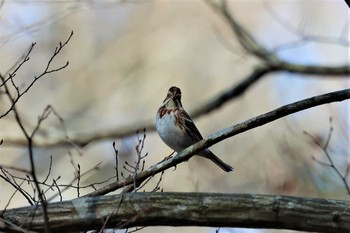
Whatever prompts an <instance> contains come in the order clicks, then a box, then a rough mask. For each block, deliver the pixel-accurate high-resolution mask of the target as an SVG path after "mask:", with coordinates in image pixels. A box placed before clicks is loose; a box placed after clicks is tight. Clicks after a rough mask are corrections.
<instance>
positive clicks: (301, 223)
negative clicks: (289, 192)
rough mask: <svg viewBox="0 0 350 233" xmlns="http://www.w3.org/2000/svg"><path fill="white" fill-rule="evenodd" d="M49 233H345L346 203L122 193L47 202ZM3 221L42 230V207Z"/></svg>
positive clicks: (349, 206)
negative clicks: (232, 231)
mask: <svg viewBox="0 0 350 233" xmlns="http://www.w3.org/2000/svg"><path fill="white" fill-rule="evenodd" d="M48 215H49V216H48V217H49V226H50V229H51V232H64V231H69V232H73V231H82V230H93V229H97V230H98V229H101V228H102V227H103V226H104V225H105V226H104V227H105V228H128V227H134V226H211V227H219V226H220V227H244V228H274V229H293V230H302V231H313V232H315V231H317V232H343V233H346V232H350V202H349V201H341V200H329V199H328V200H327V199H316V198H302V197H288V196H273V195H254V194H218V193H126V194H123V195H112V196H98V197H82V198H78V199H74V200H71V201H64V202H57V203H49V204H48ZM3 218H4V219H6V220H7V221H10V222H12V223H14V224H16V225H18V226H20V227H22V228H24V229H28V230H34V231H43V229H44V218H43V211H42V208H38V206H30V207H24V208H17V209H11V210H7V211H6V212H5V214H4V215H3Z"/></svg>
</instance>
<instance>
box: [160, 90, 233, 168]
mask: <svg viewBox="0 0 350 233" xmlns="http://www.w3.org/2000/svg"><path fill="white" fill-rule="evenodd" d="M156 129H157V132H158V134H159V136H160V138H161V139H162V141H163V142H164V143H165V144H166V145H168V146H169V147H170V148H171V149H173V150H174V151H176V152H180V151H182V150H183V149H185V148H187V147H189V146H191V145H193V144H195V143H196V142H199V141H200V140H202V139H203V137H202V135H201V134H200V132H199V130H198V129H197V127H196V125H195V124H194V122H193V120H192V119H191V117H190V116H189V115H188V113H187V112H186V111H185V109H184V108H183V107H182V103H181V90H180V88H178V87H175V86H172V87H170V88H169V90H168V93H167V96H166V98H165V99H164V101H163V103H162V105H161V107H160V108H159V109H158V111H157V115H156ZM197 155H199V156H201V157H204V158H207V159H209V160H211V161H212V162H214V163H215V164H216V165H217V166H219V167H220V168H221V169H222V170H224V171H225V172H231V171H233V167H231V166H230V165H228V164H226V163H225V162H224V161H222V160H221V159H220V158H219V157H217V156H216V155H215V154H213V153H212V152H211V151H210V150H209V149H205V150H203V151H201V152H199V153H198V154H197Z"/></svg>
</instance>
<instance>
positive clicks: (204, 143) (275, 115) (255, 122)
mask: <svg viewBox="0 0 350 233" xmlns="http://www.w3.org/2000/svg"><path fill="white" fill-rule="evenodd" d="M349 98H350V89H345V90H340V91H335V92H330V93H327V94H323V95H318V96H314V97H311V98H308V99H304V100H300V101H297V102H294V103H291V104H288V105H285V106H282V107H280V108H277V109H275V110H272V111H270V112H267V113H265V114H262V115H259V116H257V117H254V118H251V119H249V120H246V121H244V122H242V123H239V124H237V125H233V126H230V127H228V128H225V129H223V130H221V131H219V132H216V133H214V134H213V135H212V136H211V137H209V138H207V139H204V140H201V141H199V142H198V143H196V144H194V145H192V146H189V147H188V148H186V149H185V150H183V151H181V152H179V153H178V154H177V155H176V156H175V157H173V158H172V159H169V160H165V161H164V162H162V163H159V164H157V165H154V166H152V167H151V168H149V169H148V170H146V171H143V172H140V173H139V174H138V175H137V176H136V177H131V176H129V177H127V178H126V179H125V180H120V181H118V182H115V183H112V184H110V185H107V186H105V187H103V188H101V189H99V190H96V191H94V192H92V193H90V194H88V195H87V196H99V195H104V194H107V193H109V192H112V191H115V190H117V189H119V188H122V187H125V186H126V185H130V184H132V183H133V182H134V181H135V180H136V181H137V183H141V182H143V181H144V180H146V179H147V178H148V177H151V176H153V175H155V174H158V173H160V172H162V171H164V170H166V169H168V168H170V167H173V166H176V165H177V164H179V163H182V162H184V161H187V160H188V159H190V158H191V157H192V156H193V155H195V154H197V153H198V152H200V151H202V150H203V149H205V148H208V147H210V146H212V145H214V144H216V143H218V142H220V141H222V140H224V139H226V138H229V137H232V136H235V135H237V134H240V133H243V132H245V131H248V130H250V129H253V128H256V127H259V126H262V125H265V124H267V123H270V122H272V121H275V120H277V119H280V118H282V117H285V116H288V115H290V114H293V113H296V112H300V111H303V110H305V109H308V108H313V107H316V106H319V105H323V104H328V103H331V102H339V101H343V100H346V99H349Z"/></svg>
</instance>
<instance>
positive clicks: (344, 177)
mask: <svg viewBox="0 0 350 233" xmlns="http://www.w3.org/2000/svg"><path fill="white" fill-rule="evenodd" d="M329 123H330V127H329V132H328V136H327V139H326V142H325V143H324V145H321V142H320V141H319V140H317V139H316V138H315V137H313V136H312V135H311V134H309V133H308V132H306V131H304V134H306V135H308V136H309V137H310V138H311V139H312V141H313V142H314V143H315V144H316V145H317V146H318V147H319V148H320V149H321V150H322V151H323V152H324V154H325V156H326V158H327V160H328V163H325V162H323V161H321V160H319V159H317V158H316V157H315V156H312V158H313V159H314V160H315V161H316V162H318V163H319V164H321V165H323V166H326V167H330V168H332V169H333V170H334V171H335V173H336V174H337V176H338V177H339V178H340V179H341V181H342V182H343V184H344V187H345V189H346V191H347V193H348V194H349V195H350V186H349V184H348V182H347V177H348V175H349V166H350V164H348V165H347V166H346V170H345V172H344V174H342V172H341V171H340V170H339V168H338V167H337V166H336V165H335V164H334V162H333V159H332V157H331V155H330V154H329V152H328V145H329V142H330V140H331V137H332V133H333V126H332V118H330V119H329Z"/></svg>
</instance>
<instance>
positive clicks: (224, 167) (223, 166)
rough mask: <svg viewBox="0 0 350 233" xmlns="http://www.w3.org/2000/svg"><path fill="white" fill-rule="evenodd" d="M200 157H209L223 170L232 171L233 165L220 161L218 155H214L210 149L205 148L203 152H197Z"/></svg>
mask: <svg viewBox="0 0 350 233" xmlns="http://www.w3.org/2000/svg"><path fill="white" fill-rule="evenodd" d="M199 155H200V156H202V157H205V158H207V159H210V160H211V161H212V162H214V163H215V164H216V165H218V166H219V167H220V168H221V169H222V170H224V171H225V172H231V171H233V167H231V166H230V165H228V164H227V163H225V162H224V161H222V160H221V159H220V158H219V157H217V156H216V155H214V154H213V153H212V152H211V151H210V150H205V151H204V153H203V152H201V153H200V154H199Z"/></svg>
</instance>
